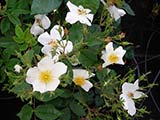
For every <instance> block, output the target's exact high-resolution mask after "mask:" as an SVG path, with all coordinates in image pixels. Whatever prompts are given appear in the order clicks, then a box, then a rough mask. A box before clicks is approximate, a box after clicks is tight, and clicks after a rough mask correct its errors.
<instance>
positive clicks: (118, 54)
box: [101, 42, 126, 68]
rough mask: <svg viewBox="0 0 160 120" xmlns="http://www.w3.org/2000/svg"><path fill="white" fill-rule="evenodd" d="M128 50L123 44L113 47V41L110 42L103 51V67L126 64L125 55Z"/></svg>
mask: <svg viewBox="0 0 160 120" xmlns="http://www.w3.org/2000/svg"><path fill="white" fill-rule="evenodd" d="M125 53H126V50H124V49H123V48H122V47H121V46H120V47H118V48H116V49H115V50H114V49H113V43H112V42H110V43H108V44H107V45H106V48H105V50H104V51H102V56H101V59H103V60H104V63H103V65H102V67H103V68H104V67H106V66H108V65H111V64H121V65H124V62H123V59H122V58H123V56H124V55H125Z"/></svg>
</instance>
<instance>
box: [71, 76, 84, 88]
mask: <svg viewBox="0 0 160 120" xmlns="http://www.w3.org/2000/svg"><path fill="white" fill-rule="evenodd" d="M74 83H75V84H76V85H79V86H82V85H84V84H85V79H84V77H81V76H78V77H76V78H75V79H74Z"/></svg>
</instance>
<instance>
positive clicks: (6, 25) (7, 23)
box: [0, 18, 10, 34]
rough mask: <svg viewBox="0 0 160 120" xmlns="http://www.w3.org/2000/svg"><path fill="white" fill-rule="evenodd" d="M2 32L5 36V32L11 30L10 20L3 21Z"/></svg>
mask: <svg viewBox="0 0 160 120" xmlns="http://www.w3.org/2000/svg"><path fill="white" fill-rule="evenodd" d="M0 27H1V32H2V33H3V34H4V33H5V32H7V31H8V30H9V29H10V22H9V20H8V19H6V18H4V19H2V20H1V24H0Z"/></svg>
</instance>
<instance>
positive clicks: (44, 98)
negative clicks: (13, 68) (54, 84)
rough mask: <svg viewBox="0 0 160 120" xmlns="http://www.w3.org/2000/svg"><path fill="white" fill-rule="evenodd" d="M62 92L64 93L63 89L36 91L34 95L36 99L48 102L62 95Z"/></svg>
mask: <svg viewBox="0 0 160 120" xmlns="http://www.w3.org/2000/svg"><path fill="white" fill-rule="evenodd" d="M62 94H63V90H61V89H56V91H54V92H46V93H43V94H41V93H39V92H35V94H34V97H35V98H36V99H38V100H39V101H43V102H48V101H50V100H53V99H55V98H57V97H58V96H60V95H62Z"/></svg>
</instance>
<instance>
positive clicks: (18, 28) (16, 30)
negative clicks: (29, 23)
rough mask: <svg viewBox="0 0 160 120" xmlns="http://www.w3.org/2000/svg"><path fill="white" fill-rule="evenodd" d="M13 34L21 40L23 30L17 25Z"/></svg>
mask: <svg viewBox="0 0 160 120" xmlns="http://www.w3.org/2000/svg"><path fill="white" fill-rule="evenodd" d="M15 33H16V35H17V37H19V38H22V37H23V35H24V33H23V30H22V28H21V27H20V26H19V25H16V27H15Z"/></svg>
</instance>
